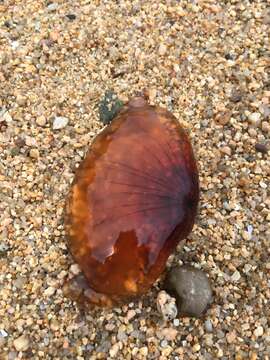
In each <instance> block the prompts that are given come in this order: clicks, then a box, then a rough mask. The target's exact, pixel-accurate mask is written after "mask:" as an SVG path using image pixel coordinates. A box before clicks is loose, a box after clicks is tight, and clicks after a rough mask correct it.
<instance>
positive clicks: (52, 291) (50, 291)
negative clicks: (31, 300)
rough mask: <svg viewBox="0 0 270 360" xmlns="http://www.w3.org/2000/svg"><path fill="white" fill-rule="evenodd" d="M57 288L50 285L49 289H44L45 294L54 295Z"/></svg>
mask: <svg viewBox="0 0 270 360" xmlns="http://www.w3.org/2000/svg"><path fill="white" fill-rule="evenodd" d="M55 290H56V289H55V288H54V287H52V286H49V287H48V288H47V289H45V291H44V295H45V296H52V295H53V294H54V293H55Z"/></svg>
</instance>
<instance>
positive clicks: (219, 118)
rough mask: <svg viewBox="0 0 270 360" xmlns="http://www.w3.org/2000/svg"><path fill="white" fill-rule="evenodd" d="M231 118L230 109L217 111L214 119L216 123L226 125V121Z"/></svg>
mask: <svg viewBox="0 0 270 360" xmlns="http://www.w3.org/2000/svg"><path fill="white" fill-rule="evenodd" d="M230 119H231V112H230V111H223V112H220V113H218V114H217V115H216V116H215V121H216V123H218V124H219V125H226V124H228V122H229V121H230Z"/></svg>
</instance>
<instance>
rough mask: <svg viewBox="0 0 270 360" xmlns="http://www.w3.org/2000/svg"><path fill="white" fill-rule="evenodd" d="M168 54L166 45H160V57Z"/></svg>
mask: <svg viewBox="0 0 270 360" xmlns="http://www.w3.org/2000/svg"><path fill="white" fill-rule="evenodd" d="M166 52H167V46H166V45H165V44H160V46H159V49H158V53H159V55H161V56H163V55H165V54H166Z"/></svg>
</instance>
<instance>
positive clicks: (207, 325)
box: [204, 319, 213, 333]
mask: <svg viewBox="0 0 270 360" xmlns="http://www.w3.org/2000/svg"><path fill="white" fill-rule="evenodd" d="M204 326H205V330H206V332H208V333H211V332H212V331H213V325H212V321H211V320H210V319H207V320H206V321H205V322H204Z"/></svg>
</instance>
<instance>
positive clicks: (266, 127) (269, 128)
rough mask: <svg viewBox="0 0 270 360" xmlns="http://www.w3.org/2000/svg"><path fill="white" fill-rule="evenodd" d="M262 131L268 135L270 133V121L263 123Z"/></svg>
mask: <svg viewBox="0 0 270 360" xmlns="http://www.w3.org/2000/svg"><path fill="white" fill-rule="evenodd" d="M262 131H264V132H266V133H268V134H269V133H270V123H269V121H263V122H262Z"/></svg>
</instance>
